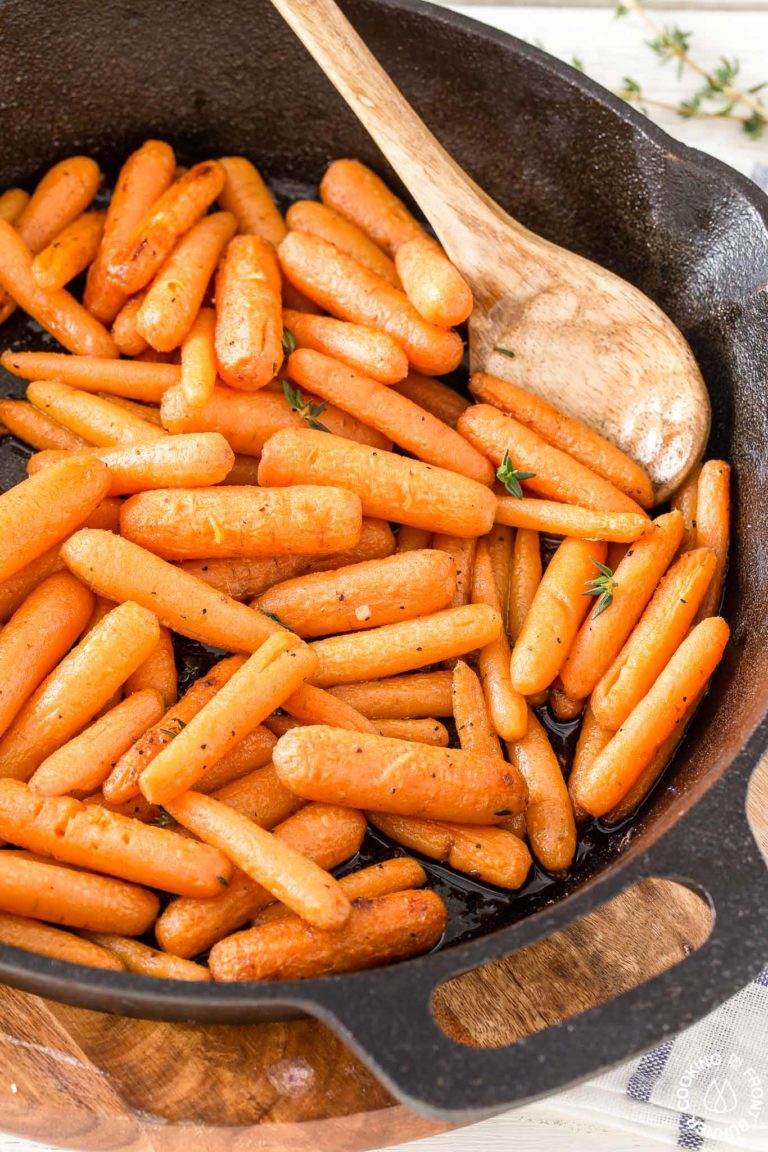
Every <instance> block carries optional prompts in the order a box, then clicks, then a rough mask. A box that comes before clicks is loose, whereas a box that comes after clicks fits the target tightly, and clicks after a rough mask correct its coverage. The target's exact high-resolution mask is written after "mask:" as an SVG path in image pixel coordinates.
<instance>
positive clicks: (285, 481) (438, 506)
mask: <svg viewBox="0 0 768 1152" xmlns="http://www.w3.org/2000/svg"><path fill="white" fill-rule="evenodd" d="M259 483H260V484H263V485H265V486H267V487H272V486H282V485H290V484H328V485H331V484H332V485H339V486H340V487H342V488H346V489H347V490H348V491H350V492H355V493H356V494H357V495H358V496H359V497H360V500H361V502H362V506H363V514H364V515H365V516H375V517H377V518H379V519H382V520H395V521H397V522H398V523H400V524H410V525H411V526H412V527H414V528H428V529H430V530H432V531H437V532H443V533H450V534H453V535H456V536H482V535H484V534H485V533H486V532H488V531H490V528H491V525H492V523H493V517H494V513H495V510H496V503H497V501H496V497H495V496H494V495H493V493H492V492H491V491H490V489H488V488H486V487H485V485H484V484H479V483H478V482H477V481H476V480H470V479H469V478H468V477H467V476H460V475H459V474H458V473H456V472H448V471H447V470H446V469H444V468H436V467H434V466H433V465H431V464H425V463H423V462H422V461H421V460H409V459H406V458H405V457H403V456H397V455H395V454H394V453H392V452H381V451H379V450H378V449H375V448H368V447H366V446H365V445H364V444H354V443H352V441H350V440H343V439H341V437H338V436H329V435H328V433H327V432H315V431H312V430H310V429H307V430H306V431H305V430H304V429H301V430H299V429H293V428H286V429H285V430H284V431H282V432H277V433H276V434H275V435H274V436H273V437H272V438H271V439H270V440H269V441H268V442H267V444H265V446H264V452H263V455H262V457H261V465H260V467H259Z"/></svg>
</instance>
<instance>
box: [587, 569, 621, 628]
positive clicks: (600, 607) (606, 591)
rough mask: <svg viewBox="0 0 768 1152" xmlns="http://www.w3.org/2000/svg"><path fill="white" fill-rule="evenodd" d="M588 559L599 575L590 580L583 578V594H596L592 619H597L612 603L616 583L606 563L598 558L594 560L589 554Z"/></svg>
mask: <svg viewBox="0 0 768 1152" xmlns="http://www.w3.org/2000/svg"><path fill="white" fill-rule="evenodd" d="M590 560H591V561H592V563H593V564H594V566H595V568H597V570H598V572H599V573H600V575H599V576H595V577H593V579H592V580H585V581H584V584H585V586H586V592H584V593H583V595H584V596H597V597H598V600H597V604H596V605H595V610H594V612H593V613H592V619H593V620H597V618H598V616H600V615H602V613H603V612H605V610H606V608H610V606H611V604H612V603H613V593H614V592H615V591H616V588H617V584H616V581H615V580H614V578H613V572H612V571H611V569H610V568H609V567H608V565H607V564H601V563H600V561H599V560H595V558H594V556H590Z"/></svg>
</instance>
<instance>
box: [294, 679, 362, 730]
mask: <svg viewBox="0 0 768 1152" xmlns="http://www.w3.org/2000/svg"><path fill="white" fill-rule="evenodd" d="M281 710H282V711H283V712H287V713H289V717H288V718H295V719H296V720H297V721H298V722H299V723H301V724H329V725H330V726H331V728H348V729H349V730H350V731H352V732H376V731H377V728H376V725H375V724H374V723H373V721H372V720H369V719H368V717H367V716H363V714H362V712H358V711H357V709H356V708H353V707H352V705H351V704H346V703H345V702H344V701H343V700H339V699H338V697H336V696H334V695H333V694H332V693H331V692H326V691H325V689H323V688H315V687H314V685H313V684H302V685H301V687H300V688H298V689H297V690H296V691H295V692H292V693H291V695H290V696H287V697H286V698H285V700H284V701H283V703H282V705H281ZM272 719H273V720H274V719H277V717H272ZM281 719H286V717H282V718H281Z"/></svg>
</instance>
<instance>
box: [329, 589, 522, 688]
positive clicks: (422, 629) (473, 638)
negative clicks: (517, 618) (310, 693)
mask: <svg viewBox="0 0 768 1152" xmlns="http://www.w3.org/2000/svg"><path fill="white" fill-rule="evenodd" d="M500 631H501V618H500V616H499V614H498V612H496V611H494V609H493V608H489V607H488V605H487V604H467V605H465V606H464V607H461V608H446V609H444V610H443V611H442V612H433V613H432V614H431V615H429V616H417V617H416V618H415V619H413V620H403V621H401V622H399V623H397V624H383V625H382V626H381V627H380V628H370V629H368V631H366V632H353V633H351V634H348V635H343V636H330V637H328V638H327V639H325V640H316V641H315V642H314V643H313V644H312V650H313V652H315V654H316V655H317V657H318V660H319V662H320V665H319V670H318V672H317V673H315V674H314V676H313V677H312V683H313V684H316V685H317V686H318V687H319V688H328V687H330V686H331V685H335V684H349V683H354V682H355V681H356V680H360V679H361V678H362V679H364V680H366V679H375V678H377V677H381V676H396V675H398V674H399V673H400V672H412V671H414V670H415V669H416V668H423V667H424V666H425V665H427V664H437V663H438V662H439V661H441V660H448V659H450V658H451V657H453V656H463V655H464V654H465V652H471V651H472V650H473V649H474V648H481V647H483V646H484V645H485V644H490V643H491V641H492V640H495V639H496V637H497V636H498V635H499V633H500Z"/></svg>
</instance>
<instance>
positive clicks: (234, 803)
mask: <svg viewBox="0 0 768 1152" xmlns="http://www.w3.org/2000/svg"><path fill="white" fill-rule="evenodd" d="M207 795H209V796H213V798H214V800H219V801H221V803H222V804H227V805H228V806H229V807H230V808H234V809H235V811H236V812H239V813H240V814H241V815H242V816H246V817H247V818H248V819H249V820H253V821H254V823H256V824H258V825H259V827H260V828H274V826H275V824H280V823H282V821H283V820H287V819H288V817H289V816H292V815H293V813H294V812H298V810H299V809H300V808H303V807H304V803H305V801H304V800H302V799H300V797H298V796H296V795H294V793H293V792H289V791H288V789H287V788H286V787H285V785H284V784H282V783H281V782H280V778H279V777H278V775H277V770H276V769H275V768H274V767H273V765H272V764H268V765H266V766H265V767H263V768H257V769H256V770H255V771H254V772H249V773H248V775H247V776H241V777H240V778H239V779H238V780H231V781H230V782H229V784H225V785H224V786H223V787H222V788H217V789H216V790H215V791H213V792H207Z"/></svg>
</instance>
